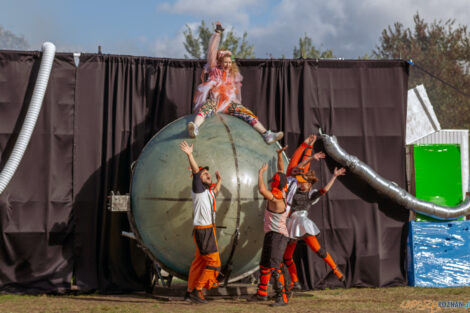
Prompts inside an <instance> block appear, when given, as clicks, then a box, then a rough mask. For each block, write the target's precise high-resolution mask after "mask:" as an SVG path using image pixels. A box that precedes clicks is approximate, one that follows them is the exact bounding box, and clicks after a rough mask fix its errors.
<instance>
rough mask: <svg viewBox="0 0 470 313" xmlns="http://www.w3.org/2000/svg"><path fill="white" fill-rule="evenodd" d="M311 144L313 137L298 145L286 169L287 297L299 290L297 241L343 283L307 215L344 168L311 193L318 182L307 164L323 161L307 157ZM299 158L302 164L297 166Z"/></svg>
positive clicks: (316, 228)
mask: <svg viewBox="0 0 470 313" xmlns="http://www.w3.org/2000/svg"><path fill="white" fill-rule="evenodd" d="M315 140H316V136H315V135H311V136H309V137H308V138H307V139H306V140H305V141H304V142H303V143H302V145H300V146H299V147H298V148H297V150H296V151H295V153H294V155H293V156H292V159H291V161H290V162H289V166H288V168H287V176H289V185H288V195H287V203H288V205H289V206H290V212H289V218H288V220H287V229H288V231H289V237H290V238H291V240H290V241H289V243H288V245H287V248H286V250H285V253H284V264H285V265H286V266H287V268H288V270H289V274H290V276H291V283H290V286H289V288H288V292H289V293H290V292H291V291H292V290H301V286H300V283H299V279H298V277H297V269H296V267H295V263H294V262H293V260H292V255H293V254H294V250H295V247H296V245H297V240H304V241H305V243H306V244H307V245H308V246H309V247H310V248H311V249H312V250H313V251H314V252H316V253H317V254H318V256H320V257H321V258H322V259H323V260H324V261H325V262H326V263H327V264H328V265H329V266H330V267H331V269H332V270H333V272H334V273H335V275H336V276H337V277H338V279H339V280H340V281H341V282H344V280H345V279H344V275H343V273H341V271H340V270H339V269H338V267H337V265H336V264H335V262H334V261H333V259H332V258H331V255H330V254H329V253H328V252H327V251H326V250H325V248H323V247H321V246H320V243H319V242H318V239H317V237H316V236H318V234H319V233H320V230H319V229H318V227H317V225H315V223H314V222H313V221H312V220H310V219H309V218H308V211H309V210H310V207H311V206H312V205H314V204H315V203H317V202H318V200H319V198H320V197H321V196H323V195H325V194H326V193H327V192H328V191H329V190H330V188H331V186H332V185H333V183H334V182H335V180H336V178H337V177H338V176H342V175H345V173H346V170H345V169H344V168H340V169H338V168H335V170H334V173H333V177H332V178H331V179H330V181H329V182H328V183H327V184H326V186H325V187H323V188H322V189H320V190H317V189H314V188H313V184H315V182H316V181H317V180H318V178H317V177H316V176H315V172H314V171H313V170H309V167H310V162H311V161H312V160H314V159H315V160H317V161H319V160H320V159H322V158H324V157H325V154H324V153H323V152H319V153H316V154H314V155H313V156H311V154H312V150H313V144H314V143H315ZM304 151H305V153H304ZM302 155H303V157H302ZM301 157H302V162H301V163H300V164H297V163H298V162H299V160H300V158H301Z"/></svg>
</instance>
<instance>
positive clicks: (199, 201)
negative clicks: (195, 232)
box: [191, 189, 215, 226]
mask: <svg viewBox="0 0 470 313" xmlns="http://www.w3.org/2000/svg"><path fill="white" fill-rule="evenodd" d="M210 193H211V191H209V189H206V190H205V191H204V192H201V193H194V192H191V196H192V198H193V226H207V225H211V224H212V220H213V218H214V220H215V216H213V215H215V212H214V210H213V209H212V205H213V203H212V202H213V198H212V196H211V194H210Z"/></svg>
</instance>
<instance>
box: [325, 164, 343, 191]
mask: <svg viewBox="0 0 470 313" xmlns="http://www.w3.org/2000/svg"><path fill="white" fill-rule="evenodd" d="M345 174H346V169H345V168H344V167H342V168H340V169H338V168H337V167H335V171H334V173H333V177H331V179H330V181H329V182H328V184H326V186H325V187H323V192H324V193H327V192H328V191H329V190H330V188H331V186H333V183H334V182H335V180H336V178H337V177H338V176H343V175H345Z"/></svg>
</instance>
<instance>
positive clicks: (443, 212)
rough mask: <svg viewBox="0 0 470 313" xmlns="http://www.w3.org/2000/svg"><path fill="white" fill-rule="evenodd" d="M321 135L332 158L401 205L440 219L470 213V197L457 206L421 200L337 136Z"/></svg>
mask: <svg viewBox="0 0 470 313" xmlns="http://www.w3.org/2000/svg"><path fill="white" fill-rule="evenodd" d="M320 137H321V139H322V140H323V145H324V147H325V152H326V153H327V154H328V155H329V156H330V157H331V158H333V159H334V160H335V161H336V162H338V163H339V164H341V165H342V166H344V167H346V168H347V169H348V171H349V172H351V173H353V174H355V175H357V176H359V177H360V178H361V179H362V180H364V181H365V182H367V183H368V184H369V185H370V186H371V187H372V188H374V189H375V190H377V191H378V192H379V193H381V194H383V195H384V196H386V197H388V198H390V199H391V200H393V201H395V202H396V203H398V204H399V205H400V206H403V207H405V208H407V209H411V210H413V211H415V212H418V213H420V214H424V215H427V216H430V217H433V218H435V219H440V220H450V219H456V218H459V217H462V216H465V215H468V214H470V197H467V198H466V199H465V201H464V202H462V203H461V204H460V205H458V206H455V207H446V206H441V205H438V204H435V203H432V202H427V201H423V200H419V199H417V198H416V197H414V196H413V195H411V194H409V193H408V192H407V191H406V190H404V189H403V188H400V187H399V186H398V185H397V184H396V183H394V182H392V181H389V180H386V179H384V178H383V177H381V176H380V175H379V174H377V173H376V172H375V171H374V170H373V169H372V168H370V167H369V166H368V165H367V164H365V163H363V162H362V161H360V160H359V159H358V158H357V157H356V156H353V155H350V154H348V153H347V152H346V151H344V150H343V148H341V147H340V146H339V144H338V141H337V139H336V137H334V136H328V135H325V134H321V135H320Z"/></svg>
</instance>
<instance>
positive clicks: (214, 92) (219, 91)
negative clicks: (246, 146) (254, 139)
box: [188, 22, 284, 144]
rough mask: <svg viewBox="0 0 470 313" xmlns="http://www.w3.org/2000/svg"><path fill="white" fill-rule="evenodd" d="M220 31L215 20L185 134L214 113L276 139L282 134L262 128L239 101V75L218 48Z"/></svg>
mask: <svg viewBox="0 0 470 313" xmlns="http://www.w3.org/2000/svg"><path fill="white" fill-rule="evenodd" d="M223 30H224V29H223V28H222V25H221V24H220V23H219V22H217V23H216V29H215V33H214V34H213V35H212V36H211V38H210V41H209V48H208V51H207V64H206V65H205V67H204V70H203V72H202V75H201V78H202V83H201V84H200V85H199V86H198V87H197V91H196V95H195V97H194V103H195V108H194V109H195V111H196V112H197V115H196V117H195V119H194V121H193V122H189V123H188V133H189V136H190V137H192V138H195V137H196V136H197V135H198V133H199V127H200V126H201V124H202V123H203V122H204V120H205V119H206V118H208V117H210V116H212V115H213V114H214V113H216V112H217V113H225V114H230V115H232V116H236V117H238V118H240V119H242V120H244V121H245V122H247V123H249V124H250V125H251V126H253V128H254V129H256V130H257V131H258V132H259V133H260V134H261V135H262V136H263V138H264V140H265V142H266V143H267V144H272V143H274V142H276V141H277V140H280V139H281V138H282V137H283V136H284V133H283V132H277V133H276V132H272V131H270V130H266V128H264V126H263V124H261V122H260V121H259V120H258V118H257V117H256V115H254V114H253V112H251V111H250V110H249V109H247V108H246V107H244V106H243V105H242V104H241V103H242V99H241V96H242V95H241V86H242V80H243V77H242V75H241V74H240V71H239V70H238V67H237V64H236V63H235V62H234V61H233V56H232V53H231V52H230V51H228V50H218V47H219V43H220V36H221V33H222V32H223ZM206 76H207V79H206Z"/></svg>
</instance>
